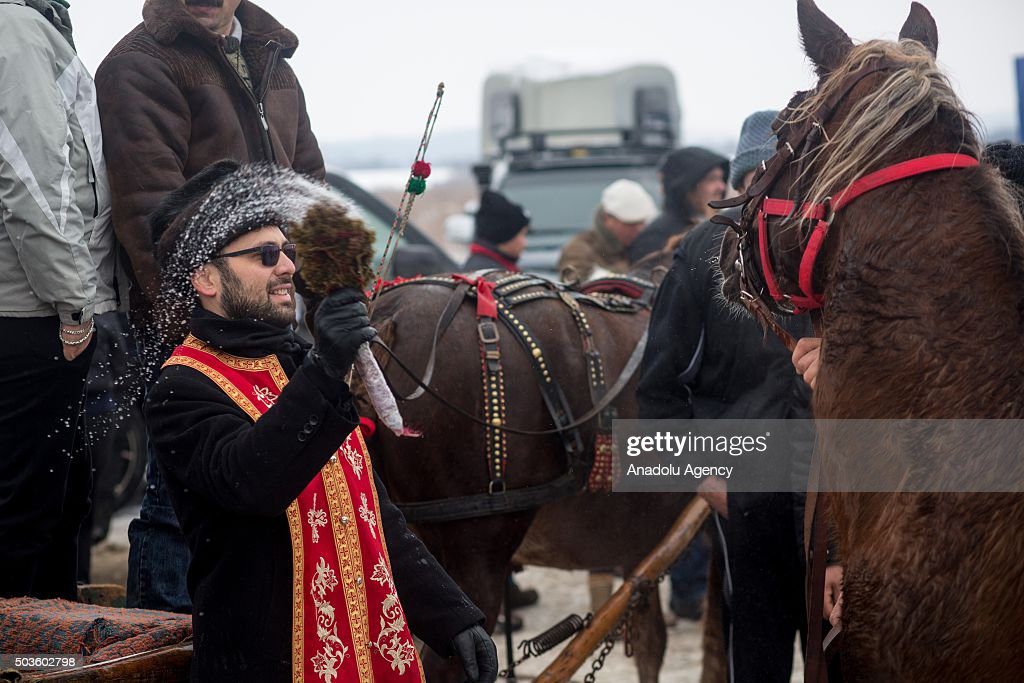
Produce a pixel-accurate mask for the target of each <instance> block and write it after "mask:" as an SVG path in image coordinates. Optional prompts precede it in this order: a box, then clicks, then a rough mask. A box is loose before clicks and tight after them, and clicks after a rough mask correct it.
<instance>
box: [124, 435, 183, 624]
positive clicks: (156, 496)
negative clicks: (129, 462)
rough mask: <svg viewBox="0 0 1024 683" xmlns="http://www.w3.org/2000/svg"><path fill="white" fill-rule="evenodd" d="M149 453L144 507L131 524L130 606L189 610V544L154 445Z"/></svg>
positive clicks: (129, 532) (129, 562)
mask: <svg viewBox="0 0 1024 683" xmlns="http://www.w3.org/2000/svg"><path fill="white" fill-rule="evenodd" d="M148 456H149V458H148V462H147V463H146V493H145V495H144V496H143V497H142V510H141V511H140V512H139V517H138V519H133V520H132V523H131V524H130V525H129V526H128V542H129V545H130V548H129V551H128V596H127V606H128V607H141V608H143V609H159V610H164V611H168V612H183V613H186V614H188V613H191V612H192V601H191V600H190V599H189V597H188V585H187V581H186V578H187V575H188V563H189V560H190V554H189V551H188V545H187V544H186V543H185V536H184V535H183V534H182V533H181V528H180V527H179V526H178V518H177V517H176V516H175V514H174V508H172V507H171V501H170V497H169V496H168V495H167V487H166V486H165V485H164V481H163V477H162V476H161V474H160V470H159V468H157V466H156V462H155V461H154V454H153V449H152V448H150V449H149V453H148Z"/></svg>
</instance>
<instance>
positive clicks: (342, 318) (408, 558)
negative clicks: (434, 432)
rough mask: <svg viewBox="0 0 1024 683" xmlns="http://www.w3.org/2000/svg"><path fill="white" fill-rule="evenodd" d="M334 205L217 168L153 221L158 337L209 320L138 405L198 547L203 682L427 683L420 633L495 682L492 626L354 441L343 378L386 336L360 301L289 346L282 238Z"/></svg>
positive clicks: (256, 173) (475, 674)
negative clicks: (312, 339)
mask: <svg viewBox="0 0 1024 683" xmlns="http://www.w3.org/2000/svg"><path fill="white" fill-rule="evenodd" d="M339 201H340V200H339V199H337V198H336V197H333V196H332V195H331V193H329V192H328V191H327V190H326V189H324V188H322V187H320V186H317V185H314V184H313V183H310V182H308V181H306V180H303V179H301V178H299V177H298V176H296V175H295V174H293V173H291V172H289V171H284V170H281V169H277V170H275V167H269V166H262V167H261V166H255V167H254V166H243V167H241V168H238V166H237V164H234V163H230V162H221V163H219V164H216V165H214V166H211V167H210V168H209V169H207V170H205V171H203V172H201V173H200V174H197V175H196V176H195V177H193V179H192V180H191V181H189V182H188V183H186V184H185V185H184V186H183V187H182V188H181V189H180V190H178V191H176V192H174V193H172V194H171V195H169V196H168V198H167V200H166V202H165V203H164V204H163V205H162V206H161V207H160V208H159V209H158V210H157V212H156V213H155V214H154V218H153V221H152V223H153V225H152V227H153V241H154V243H155V244H156V245H157V257H158V260H159V263H160V265H161V268H162V273H163V281H164V282H165V283H166V285H167V286H168V288H169V292H170V293H169V294H168V295H167V296H166V297H165V298H163V299H162V300H161V311H160V316H161V320H162V321H163V323H165V325H166V326H164V327H162V329H163V330H165V331H167V330H170V329H172V326H173V324H174V322H175V321H177V320H179V317H178V314H177V313H176V311H178V310H179V309H180V308H181V306H182V305H183V304H185V305H187V304H188V303H189V302H190V301H196V300H198V304H199V305H198V306H197V307H196V308H195V310H194V312H193V313H192V316H191V319H190V320H189V322H188V332H189V334H188V336H187V337H186V338H185V340H184V341H183V342H182V343H181V345H180V346H178V348H177V349H176V350H175V352H174V353H173V354H172V356H171V357H170V359H168V361H167V363H166V364H165V366H164V369H163V372H162V373H161V375H160V379H159V380H158V381H157V383H156V384H155V385H154V387H153V389H152V391H151V392H150V395H149V397H148V399H147V402H146V417H147V419H148V421H149V426H150V432H151V435H152V439H153V444H154V449H155V451H156V455H157V462H158V464H159V467H160V469H161V471H162V472H163V473H164V475H165V477H166V481H167V485H168V489H169V491H170V493H171V498H172V501H173V503H174V508H175V510H176V512H177V513H178V516H179V519H180V520H181V523H182V528H183V529H184V531H185V533H186V535H187V537H188V541H189V546H190V549H191V551H192V562H191V565H190V567H189V593H190V595H191V597H192V600H193V605H194V607H193V625H194V629H195V653H194V656H193V664H192V679H193V680H196V681H199V680H202V681H235V680H261V681H285V680H288V681H290V680H317V679H318V677H319V678H320V679H325V680H333V678H334V677H337V678H338V680H342V681H356V680H360V681H361V680H377V681H410V682H412V681H420V680H421V676H422V672H421V667H420V663H419V659H418V654H417V653H416V650H415V647H414V645H413V641H412V636H411V633H410V631H411V632H412V633H415V634H416V635H417V636H419V637H420V638H421V639H423V640H424V642H426V643H427V644H428V645H429V646H430V647H431V648H432V649H434V650H435V651H437V652H438V653H440V654H442V655H450V654H457V655H458V656H459V657H460V658H461V660H462V662H463V665H464V667H465V669H466V672H467V674H468V675H469V678H470V680H472V681H486V682H487V683H491V682H493V681H494V680H495V677H496V675H497V658H496V652H495V649H494V644H493V643H492V642H491V640H490V638H489V637H488V636H487V633H486V632H485V631H484V630H483V628H482V626H481V625H480V624H481V622H482V621H483V614H482V613H481V612H480V610H479V609H477V608H476V607H475V606H474V605H473V604H472V602H471V601H470V600H469V598H467V597H466V595H465V594H464V593H463V592H462V591H461V590H460V589H459V588H458V586H457V585H455V583H454V582H453V581H452V580H451V578H450V577H449V576H448V575H447V574H446V573H445V572H444V570H443V569H442V568H441V567H440V565H439V564H438V563H437V561H436V560H435V559H434V558H433V556H431V555H430V553H429V551H427V549H426V547H425V546H424V545H423V544H422V543H421V542H420V541H419V540H418V539H417V538H416V537H415V536H414V535H413V534H412V533H411V532H410V531H409V530H408V529H407V528H406V525H405V520H404V518H403V517H402V514H401V513H400V512H399V510H398V509H397V508H396V507H395V506H394V505H393V504H392V503H391V502H390V500H389V499H388V496H387V492H386V491H385V489H384V486H383V484H382V483H381V482H380V480H379V479H377V477H376V475H375V474H373V473H372V465H371V461H370V458H369V454H368V453H367V451H366V447H365V444H364V443H363V441H362V439H361V438H360V437H359V435H358V424H359V418H358V415H357V414H356V411H355V408H354V405H353V399H352V396H351V394H350V393H349V388H348V386H347V384H346V383H345V381H344V377H345V376H346V375H347V373H348V371H349V369H350V368H351V366H352V362H353V360H354V358H355V355H356V351H357V349H358V348H359V346H360V345H362V344H364V343H366V342H368V341H369V340H370V339H372V338H373V337H374V336H375V334H376V332H375V331H374V330H373V328H371V327H370V326H369V319H368V318H367V312H366V306H365V305H364V303H363V299H364V297H363V295H362V294H361V293H360V292H359V291H357V290H355V289H347V290H338V291H335V292H333V293H331V294H330V295H329V296H328V297H327V298H326V299H325V300H324V302H323V303H322V304H321V306H320V308H319V309H318V311H317V315H316V323H315V328H316V333H317V345H316V347H315V348H314V349H313V350H312V351H310V350H309V347H308V345H307V344H305V343H304V342H302V341H301V340H299V338H297V337H296V336H295V334H294V333H293V331H292V323H293V321H294V319H295V300H294V285H293V282H292V276H293V275H294V273H295V264H294V257H295V252H294V251H293V250H294V245H291V244H288V243H287V238H286V236H285V234H284V232H283V231H282V228H281V227H278V226H287V225H291V224H298V223H301V222H302V220H303V217H304V216H305V213H306V211H307V210H308V209H309V208H310V207H312V206H314V205H317V206H323V205H324V204H325V203H332V202H339ZM164 315H166V316H167V317H166V318H164V317H163V316H164ZM364 475H367V476H364ZM357 493H358V495H357Z"/></svg>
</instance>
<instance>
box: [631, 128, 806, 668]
mask: <svg viewBox="0 0 1024 683" xmlns="http://www.w3.org/2000/svg"><path fill="white" fill-rule="evenodd" d="M774 115H775V112H757V113H756V114H754V115H752V116H751V117H749V118H748V119H747V122H745V123H744V128H743V134H741V137H740V143H739V146H738V149H737V153H736V158H735V161H734V162H733V167H732V175H731V176H730V178H731V179H732V181H733V182H734V183H736V189H737V190H738V191H742V190H743V189H744V187H745V184H746V183H747V182H749V179H750V176H751V175H752V171H753V170H754V168H755V167H756V165H757V164H759V163H760V161H761V160H762V159H767V158H770V157H771V156H772V154H773V153H774V147H775V144H774V138H769V136H770V135H771V129H770V124H771V121H772V119H773V118H774ZM761 124H764V125H761ZM724 230H725V228H724V227H723V226H719V225H715V224H714V223H711V222H710V221H707V222H704V223H702V224H700V225H699V226H697V227H696V228H694V229H693V231H692V232H690V233H689V234H688V235H687V236H686V237H685V238H684V239H683V241H682V243H681V244H680V245H679V247H678V248H677V249H676V251H675V254H674V259H673V265H672V268H671V269H670V270H669V272H668V274H667V275H666V276H665V279H664V280H663V281H662V283H661V286H660V287H659V289H658V295H657V299H656V300H655V304H654V311H653V312H652V315H651V323H650V329H649V335H648V339H649V341H648V345H647V349H646V351H645V352H644V358H643V362H642V364H641V368H640V383H639V388H638V390H637V399H638V401H639V404H640V417H642V418H645V419H646V418H651V419H657V418H663V419H690V418H697V419H747V418H751V419H783V418H807V417H809V410H808V402H809V394H808V392H807V387H806V386H804V385H803V382H802V381H800V378H799V377H797V376H796V375H795V374H794V373H793V370H792V366H791V365H790V356H789V353H788V352H787V350H786V348H785V347H784V346H783V345H782V343H781V342H780V341H779V340H778V339H776V338H775V337H774V336H772V335H768V336H767V337H766V335H765V334H764V331H763V330H762V329H761V327H760V326H759V325H758V323H757V322H756V321H755V320H754V319H753V318H752V317H750V316H747V315H737V314H736V312H734V311H730V310H728V309H727V307H726V304H725V303H724V302H723V301H722V299H721V295H720V293H719V287H720V285H719V282H720V278H719V274H718V265H717V260H718V252H719V245H720V243H721V237H722V232H723V231H724ZM782 324H783V325H785V326H786V327H787V328H788V329H789V331H790V332H791V333H793V334H794V336H796V337H798V338H799V337H802V336H806V335H807V334H808V333H809V331H810V322H809V320H808V319H807V317H806V316H802V317H798V318H790V319H787V320H786V321H782ZM791 466H792V469H793V471H792V472H790V479H791V480H793V481H794V482H795V481H798V480H800V479H801V477H802V479H803V481H804V482H806V476H807V474H806V468H807V466H808V463H807V462H794V463H792V465H791ZM719 483H720V486H719V487H718V488H716V489H713V490H711V491H705V493H704V495H705V497H706V498H708V502H709V503H710V504H711V506H712V508H713V509H714V510H715V513H716V515H715V519H714V522H715V527H716V531H717V536H716V540H717V544H718V545H719V547H720V549H721V550H722V551H723V554H724V558H725V561H726V568H727V571H726V572H724V575H725V582H724V583H725V585H724V586H723V588H724V590H723V593H724V595H725V597H726V605H724V606H723V612H724V617H725V619H724V620H723V621H724V624H725V633H726V634H727V640H728V642H727V656H728V660H729V668H730V672H731V676H730V680H733V681H758V682H760V681H766V682H771V681H779V682H782V681H789V679H790V673H791V668H792V663H793V640H794V636H795V634H796V633H797V632H798V631H801V632H802V631H803V629H804V627H805V625H806V619H805V616H804V593H803V576H804V574H803V567H802V564H801V562H802V557H803V552H802V546H801V537H800V535H799V533H798V532H799V530H800V529H802V519H803V512H802V498H801V497H800V496H796V495H794V494H792V493H790V492H779V493H728V492H726V491H725V489H724V482H719ZM794 490H799V489H794ZM716 607H717V606H715V605H711V606H709V609H715V608H716Z"/></svg>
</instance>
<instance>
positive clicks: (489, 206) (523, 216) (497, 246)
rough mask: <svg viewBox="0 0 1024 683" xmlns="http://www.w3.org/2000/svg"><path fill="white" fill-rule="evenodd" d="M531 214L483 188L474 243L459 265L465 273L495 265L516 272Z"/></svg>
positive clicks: (474, 232)
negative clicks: (463, 261) (464, 261)
mask: <svg viewBox="0 0 1024 683" xmlns="http://www.w3.org/2000/svg"><path fill="white" fill-rule="evenodd" d="M528 232H530V215H529V214H528V213H527V212H526V211H525V210H524V209H523V207H521V206H519V205H518V204H516V203H515V202H511V201H509V200H508V199H507V198H506V197H505V195H503V194H501V193H500V192H495V191H493V190H484V192H483V194H482V195H480V208H478V209H477V211H476V216H475V218H474V231H473V244H471V245H470V247H469V258H468V259H466V263H465V264H464V265H463V266H462V270H463V271H465V272H472V271H475V270H485V269H489V268H497V269H499V270H507V271H508V272H510V273H518V272H519V266H518V265H517V263H516V262H517V261H519V257H520V256H521V255H522V253H523V250H524V249H525V248H526V234H527V233H528Z"/></svg>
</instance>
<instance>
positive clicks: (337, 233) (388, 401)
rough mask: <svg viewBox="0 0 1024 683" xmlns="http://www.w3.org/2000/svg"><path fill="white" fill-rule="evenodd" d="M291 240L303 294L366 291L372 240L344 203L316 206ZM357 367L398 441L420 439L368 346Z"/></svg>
mask: <svg viewBox="0 0 1024 683" xmlns="http://www.w3.org/2000/svg"><path fill="white" fill-rule="evenodd" d="M289 236H290V237H291V239H292V241H294V242H295V244H296V246H297V247H298V256H299V263H300V264H301V271H300V274H299V278H296V284H297V286H298V289H299V292H300V293H301V294H303V295H304V296H310V295H312V297H316V298H318V299H322V298H323V297H325V296H327V295H328V294H329V293H330V292H332V291H334V290H336V289H342V288H346V287H355V288H357V289H359V290H360V291H364V292H365V291H366V289H367V286H368V285H369V284H370V280H371V278H372V277H373V270H372V266H371V263H372V261H373V237H374V236H373V232H372V231H370V230H369V229H368V228H367V227H366V225H365V223H363V221H362V219H361V218H359V216H357V215H356V214H355V212H354V211H352V210H350V208H349V207H348V206H347V205H346V203H344V202H342V201H340V200H339V201H337V202H333V201H329V202H322V203H319V204H316V205H314V206H313V207H311V208H310V209H309V211H308V212H307V213H306V217H305V220H303V222H302V224H301V225H296V226H294V227H293V228H292V229H291V231H290V232H289ZM355 368H356V370H357V371H358V372H359V376H360V377H361V378H362V380H363V384H364V385H365V386H366V394H367V397H368V398H369V399H370V403H371V404H372V405H373V409H374V410H375V411H376V412H377V417H379V418H380V420H381V421H382V422H383V423H384V425H385V426H386V427H387V428H388V429H390V430H391V431H392V432H394V433H395V434H397V435H398V436H416V435H417V434H416V432H414V431H412V430H410V429H408V428H407V427H405V424H404V422H403V420H402V415H401V413H400V412H399V411H398V402H397V401H395V397H394V395H393V394H392V393H391V389H390V387H388V384H387V380H385V379H384V373H383V372H382V371H381V369H380V366H379V365H378V364H377V360H376V359H375V358H374V357H373V353H372V352H371V351H370V345H369V344H363V345H362V346H361V347H359V351H358V353H357V354H356V361H355Z"/></svg>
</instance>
